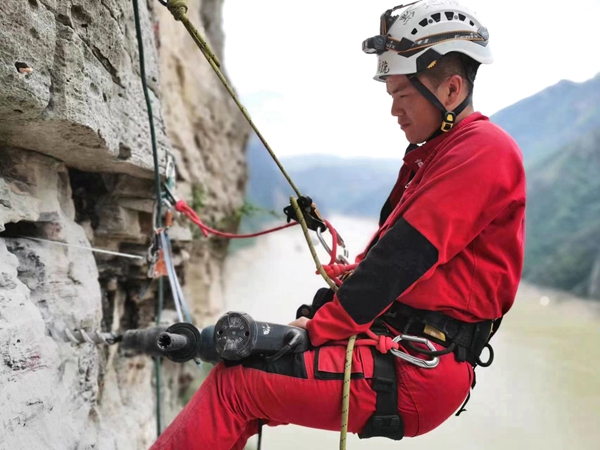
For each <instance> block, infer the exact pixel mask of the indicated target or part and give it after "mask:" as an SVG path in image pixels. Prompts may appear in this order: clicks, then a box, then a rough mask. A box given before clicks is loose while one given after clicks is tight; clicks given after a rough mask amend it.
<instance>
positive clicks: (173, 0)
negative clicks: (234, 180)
mask: <svg viewBox="0 0 600 450" xmlns="http://www.w3.org/2000/svg"><path fill="white" fill-rule="evenodd" d="M161 3H162V4H163V5H165V3H164V1H163V0H161ZM165 6H166V7H167V8H168V9H169V11H170V12H171V14H172V15H173V18H174V19H175V20H177V21H179V22H181V23H182V24H183V25H184V26H185V28H186V29H187V30H188V32H189V33H190V36H191V37H192V39H193V40H194V42H195V43H196V45H197V46H198V48H199V49H200V51H201V52H202V54H203V55H204V57H205V58H206V60H207V61H208V63H209V64H210V66H211V67H212V69H213V70H214V72H215V73H216V75H217V77H218V78H219V80H220V81H221V83H223V86H225V89H227V91H228V92H229V94H230V95H231V98H232V99H233V100H234V102H235V104H236V105H237V106H238V108H239V110H240V111H241V112H242V114H243V115H244V117H245V118H246V120H247V121H248V123H249V124H250V126H251V127H252V129H253V130H254V132H255V133H256V135H257V136H258V138H259V139H260V141H261V142H262V143H263V145H264V146H265V148H266V149H267V151H268V152H269V154H270V155H271V157H272V158H273V161H274V162H275V164H277V166H278V167H279V170H280V171H281V173H282V174H283V176H284V177H285V179H286V180H287V182H288V183H289V185H290V186H291V187H292V189H293V190H294V192H295V193H296V195H297V196H298V197H301V194H300V191H299V190H298V188H297V187H296V185H295V184H294V182H293V181H292V179H291V178H290V176H289V175H288V174H287V172H286V171H285V169H284V168H283V166H282V165H281V163H280V162H279V159H278V158H277V156H275V153H274V152H273V150H272V149H271V147H270V146H269V144H268V143H267V141H266V140H265V138H264V137H263V136H262V134H261V133H260V131H259V130H258V128H257V127H256V125H255V124H254V122H253V121H252V118H251V117H250V114H248V112H247V111H246V108H245V107H244V106H243V105H242V104H241V102H240V100H239V99H238V97H237V95H236V93H235V92H234V90H233V88H232V87H231V85H230V84H229V82H228V81H227V79H226V78H225V76H224V75H223V73H222V72H221V70H220V66H221V63H220V62H219V60H218V58H217V57H216V56H215V54H214V53H213V52H212V50H211V49H210V46H209V45H208V43H207V42H206V41H205V40H204V39H203V38H202V36H201V35H200V33H199V32H198V30H196V28H195V27H194V26H193V24H192V23H191V22H190V21H189V19H188V17H187V11H188V6H187V1H186V0H168V1H167V3H166V5H165ZM290 203H291V204H292V206H293V208H294V209H295V211H296V216H297V218H298V222H299V223H300V225H301V226H302V231H303V233H304V237H305V239H306V243H307V244H308V247H309V249H310V252H311V255H312V257H313V260H314V261H315V264H316V266H317V272H318V273H320V274H321V276H322V277H323V279H324V280H325V282H326V283H327V284H328V285H329V287H330V288H331V289H333V290H334V291H337V289H338V285H339V284H341V281H340V280H338V279H337V278H334V279H332V278H331V277H329V275H328V274H327V272H326V271H325V269H324V268H323V266H322V265H321V262H320V261H319V258H318V256H317V253H316V250H315V248H314V246H313V245H312V241H311V239H310V236H309V234H308V227H307V225H306V220H305V218H304V214H303V212H302V210H301V209H300V207H299V206H298V202H297V201H296V199H295V198H294V197H290ZM175 208H176V209H177V210H178V211H180V212H183V213H184V214H185V215H186V216H188V217H189V218H190V219H191V220H192V221H193V222H194V223H195V224H196V225H198V226H199V227H200V228H201V229H202V231H203V233H204V235H205V236H207V234H208V233H209V232H210V233H213V234H215V235H218V236H222V237H227V238H239V237H242V236H240V235H232V234H229V233H221V232H219V231H217V230H213V229H212V228H210V227H208V226H206V225H204V224H203V223H202V221H201V220H200V218H199V217H198V216H197V214H196V213H195V212H194V211H193V210H192V209H191V208H190V207H189V206H187V204H186V203H185V202H182V201H179V202H177V204H176V205H175ZM292 225H294V224H289V225H286V226H284V227H279V228H277V229H274V230H268V231H267V232H272V231H275V230H278V229H282V228H287V227H288V226H292ZM329 226H330V225H329V224H328V227H329ZM330 232H331V233H332V236H333V249H332V251H331V257H332V259H331V261H330V264H329V265H332V264H333V263H335V260H336V256H335V255H336V251H337V233H336V232H335V230H334V229H333V227H331V228H330ZM261 234H266V232H261V233H256V234H254V235H246V236H244V237H254V236H260V235H261ZM349 270H351V269H349ZM355 341H356V335H355V336H352V337H351V338H350V339H349V340H348V345H347V348H346V363H345V369H344V385H343V395H342V420H341V422H342V423H341V432H340V450H345V448H346V435H347V432H348V417H349V411H350V381H351V377H350V375H351V369H352V353H353V350H354V343H355Z"/></svg>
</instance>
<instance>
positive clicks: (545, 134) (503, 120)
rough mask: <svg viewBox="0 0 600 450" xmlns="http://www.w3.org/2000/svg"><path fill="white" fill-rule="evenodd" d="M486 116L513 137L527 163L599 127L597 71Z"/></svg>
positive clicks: (599, 97)
mask: <svg viewBox="0 0 600 450" xmlns="http://www.w3.org/2000/svg"><path fill="white" fill-rule="evenodd" d="M490 119H491V120H492V122H494V123H497V124H498V125H500V126H501V127H502V128H504V129H505V130H506V131H507V132H508V133H509V134H510V135H511V136H512V137H513V138H514V139H515V140H516V141H517V143H518V144H519V146H520V147H521V150H522V151H523V157H524V159H525V164H526V166H527V167H529V166H531V165H533V164H535V163H537V162H539V161H541V160H543V159H544V158H547V157H549V156H551V155H552V153H553V151H555V150H557V149H558V148H560V147H562V146H564V145H566V144H568V143H569V142H571V141H573V140H574V139H577V138H579V137H581V136H583V135H585V134H587V133H588V132H590V131H592V130H595V129H597V128H600V74H598V75H596V76H595V77H594V78H592V79H591V80H588V81H586V82H584V83H575V82H573V81H567V80H563V81H561V82H559V83H557V84H555V85H554V86H551V87H549V88H547V89H544V90H543V91H541V92H538V93H537V94H535V95H533V96H531V97H528V98H526V99H523V100H521V101H519V102H517V103H515V104H514V105H511V106H509V107H507V108H504V109H503V110H501V111H499V112H498V113H496V114H494V115H493V116H491V117H490Z"/></svg>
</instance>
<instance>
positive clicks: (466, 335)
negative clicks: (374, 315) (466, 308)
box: [381, 302, 501, 367]
mask: <svg viewBox="0 0 600 450" xmlns="http://www.w3.org/2000/svg"><path fill="white" fill-rule="evenodd" d="M381 320H383V322H384V323H386V324H388V325H389V326H390V327H392V328H394V329H395V330H397V331H399V332H401V333H403V334H412V335H416V336H422V337H425V338H427V339H430V340H431V341H433V342H436V343H438V344H440V345H442V346H443V347H446V348H450V347H452V350H453V352H454V356H455V357H456V360H457V361H460V362H463V361H467V362H469V363H470V364H471V365H472V366H473V367H475V366H477V365H481V366H485V367H487V366H489V365H490V364H491V362H492V360H493V350H492V348H491V346H490V345H489V343H488V342H489V340H490V338H491V337H492V336H493V334H494V333H495V332H496V331H497V329H498V327H499V326H500V321H501V319H498V320H485V321H481V322H475V323H468V322H463V321H461V320H457V319H454V318H452V317H449V316H447V315H445V314H443V313H441V312H438V311H429V310H424V309H416V308H413V307H411V306H408V305H405V304H403V303H400V302H395V303H394V304H393V305H392V307H391V308H390V309H389V310H388V311H387V312H386V313H385V314H384V315H383V316H381ZM486 347H487V348H488V349H489V351H490V358H489V360H488V361H487V362H482V361H481V360H480V356H481V352H482V351H483V349H484V348H486Z"/></svg>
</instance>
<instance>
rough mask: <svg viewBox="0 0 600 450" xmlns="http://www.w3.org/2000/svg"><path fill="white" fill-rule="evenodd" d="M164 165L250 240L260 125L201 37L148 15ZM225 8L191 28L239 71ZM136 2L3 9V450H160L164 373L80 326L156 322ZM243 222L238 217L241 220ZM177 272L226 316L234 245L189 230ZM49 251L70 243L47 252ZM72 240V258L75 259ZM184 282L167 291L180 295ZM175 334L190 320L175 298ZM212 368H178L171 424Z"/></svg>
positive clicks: (208, 1) (185, 191) (150, 8)
mask: <svg viewBox="0 0 600 450" xmlns="http://www.w3.org/2000/svg"><path fill="white" fill-rule="evenodd" d="M139 3H140V15H141V21H142V24H141V25H142V30H143V40H144V47H145V56H146V74H147V83H148V86H149V88H150V96H151V101H152V105H153V109H154V119H155V125H156V132H157V139H158V150H159V162H160V165H161V168H162V167H164V166H165V160H166V155H167V154H168V153H169V152H171V154H173V155H174V158H175V160H176V163H177V173H178V176H177V192H178V194H179V196H180V197H182V198H185V199H186V200H187V201H188V203H190V204H193V205H194V206H195V207H196V208H197V209H198V208H200V209H199V210H198V212H199V213H200V215H201V217H202V218H203V220H205V221H207V222H208V223H212V224H220V223H223V224H226V225H223V227H224V230H225V231H235V227H236V226H237V224H236V223H235V221H234V222H233V223H232V221H231V219H230V218H231V217H235V214H234V213H235V211H236V209H237V208H239V207H240V206H241V205H242V204H243V190H244V185H245V181H246V168H245V155H244V152H243V148H244V146H245V142H246V139H247V136H248V127H247V126H246V125H245V124H244V121H243V119H242V117H241V114H240V113H239V112H238V111H237V108H236V107H235V105H234V103H233V102H232V101H231V100H230V99H229V98H228V96H227V93H226V91H225V90H224V89H223V88H222V86H220V84H219V82H218V80H217V79H216V77H215V76H214V74H212V73H211V72H212V71H211V69H210V67H209V65H208V64H207V63H206V61H204V60H203V59H202V56H201V55H200V53H199V51H198V50H197V49H196V48H195V47H194V44H193V43H192V42H191V39H190V38H189V36H188V35H187V34H186V32H185V29H184V28H183V26H182V25H181V24H179V23H176V22H174V20H173V18H172V17H171V16H170V14H169V13H168V11H166V9H165V8H163V7H162V6H160V4H159V3H158V2H154V1H149V2H144V1H140V2H139ZM222 3H223V0H203V1H200V0H190V1H189V2H188V5H189V13H188V14H189V17H190V19H191V20H192V21H193V22H194V23H195V24H196V26H197V27H198V28H199V30H200V31H201V32H202V33H204V34H205V36H206V38H207V41H208V42H209V43H210V44H211V46H212V47H213V49H214V50H215V52H216V53H217V54H218V56H219V57H220V58H221V61H223V59H222V56H223V39H224V33H223V30H222V23H221V22H222V20H221V15H222V13H221V9H222ZM132 8H133V6H132V2H131V0H5V1H4V2H2V3H1V4H0V405H1V406H2V407H1V408H0V450H9V449H10V450H21V449H23V450H25V449H27V450H29V449H36V450H37V449H40V450H41V449H44V450H46V449H48V450H63V449H74V450H88V449H94V450H117V449H127V450H130V449H132V450H136V449H139V450H144V449H147V448H148V447H149V446H150V445H151V443H152V442H153V441H154V439H155V437H156V415H155V411H156V397H155V379H154V369H153V361H152V360H151V359H150V358H149V357H147V356H144V355H136V354H132V353H131V352H127V351H125V350H123V349H121V348H120V347H119V346H118V345H114V346H110V347H106V346H95V345H92V344H87V343H83V344H74V343H71V342H68V339H67V336H66V331H65V330H66V329H67V328H68V329H70V330H77V329H84V330H87V331H89V332H92V331H94V330H97V331H101V332H106V333H108V332H111V333H122V332H124V331H125V330H127V329H132V328H145V327H147V326H150V325H153V324H154V321H155V317H156V305H157V297H158V295H157V283H156V281H154V282H153V283H152V284H151V285H150V286H149V284H148V283H149V281H150V280H149V279H148V277H147V271H148V266H147V264H146V263H145V261H144V260H140V259H129V258H122V257H118V256H114V255H106V254H100V253H92V252H91V251H89V250H86V249H89V247H96V248H101V249H105V250H111V251H116V252H122V253H127V254H133V255H141V256H145V254H146V252H147V249H148V247H149V245H150V236H151V235H152V232H153V223H152V214H153V208H154V198H155V193H154V185H153V171H152V170H153V160H152V151H151V146H150V138H149V126H148V117H147V111H146V104H145V101H144V95H143V91H142V84H141V80H140V67H139V63H138V49H137V41H136V35H135V26H134V21H133V9H132ZM228 218H229V219H228ZM170 236H171V237H172V239H173V241H174V242H173V248H174V252H175V255H174V261H175V266H176V270H177V273H178V275H179V276H180V279H181V281H182V284H183V288H184V291H185V293H186V297H187V300H188V303H190V306H191V309H192V312H193V315H194V317H195V320H196V324H197V325H198V326H203V325H205V324H206V323H209V322H211V321H213V320H214V318H215V316H218V315H219V314H220V313H221V312H222V307H223V297H222V289H221V283H222V282H223V281H222V280H223V279H224V277H223V275H222V271H223V262H224V259H225V255H226V250H227V242H226V241H224V240H222V239H214V240H208V241H207V240H205V239H198V236H194V235H193V232H192V229H191V228H190V227H189V225H188V223H187V222H185V221H183V220H181V219H177V220H176V222H175V224H174V226H173V227H172V228H171V229H170ZM31 238H36V239H44V240H50V241H55V243H49V242H46V241H39V240H34V239H31ZM57 244H67V245H70V246H71V247H66V246H64V245H57ZM165 286H168V282H165ZM164 308H165V309H164V311H163V313H162V320H163V323H164V324H166V325H169V324H171V323H173V322H175V321H177V318H176V316H175V313H174V311H173V310H174V304H173V301H172V297H171V296H170V294H169V292H168V288H167V290H166V295H165V306H164ZM197 375H198V369H197V367H196V366H194V365H193V364H192V365H189V366H188V365H181V364H175V363H171V362H169V361H163V369H162V383H161V386H162V411H163V417H162V419H163V427H165V426H166V425H167V424H168V423H169V422H170V421H171V420H172V419H173V418H174V417H175V416H176V414H177V413H178V412H179V411H180V410H181V408H182V403H181V400H180V397H181V394H182V392H183V391H184V390H185V389H186V388H187V386H188V385H189V384H190V382H191V381H192V379H193V378H194V377H195V376H197Z"/></svg>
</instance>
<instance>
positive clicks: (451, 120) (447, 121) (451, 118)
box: [441, 111, 456, 133]
mask: <svg viewBox="0 0 600 450" xmlns="http://www.w3.org/2000/svg"><path fill="white" fill-rule="evenodd" d="M455 123H456V114H454V112H452V111H446V112H445V113H444V114H443V118H442V126H441V130H442V131H443V132H444V133H447V132H448V131H450V130H451V129H452V127H453V126H454V124H455Z"/></svg>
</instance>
